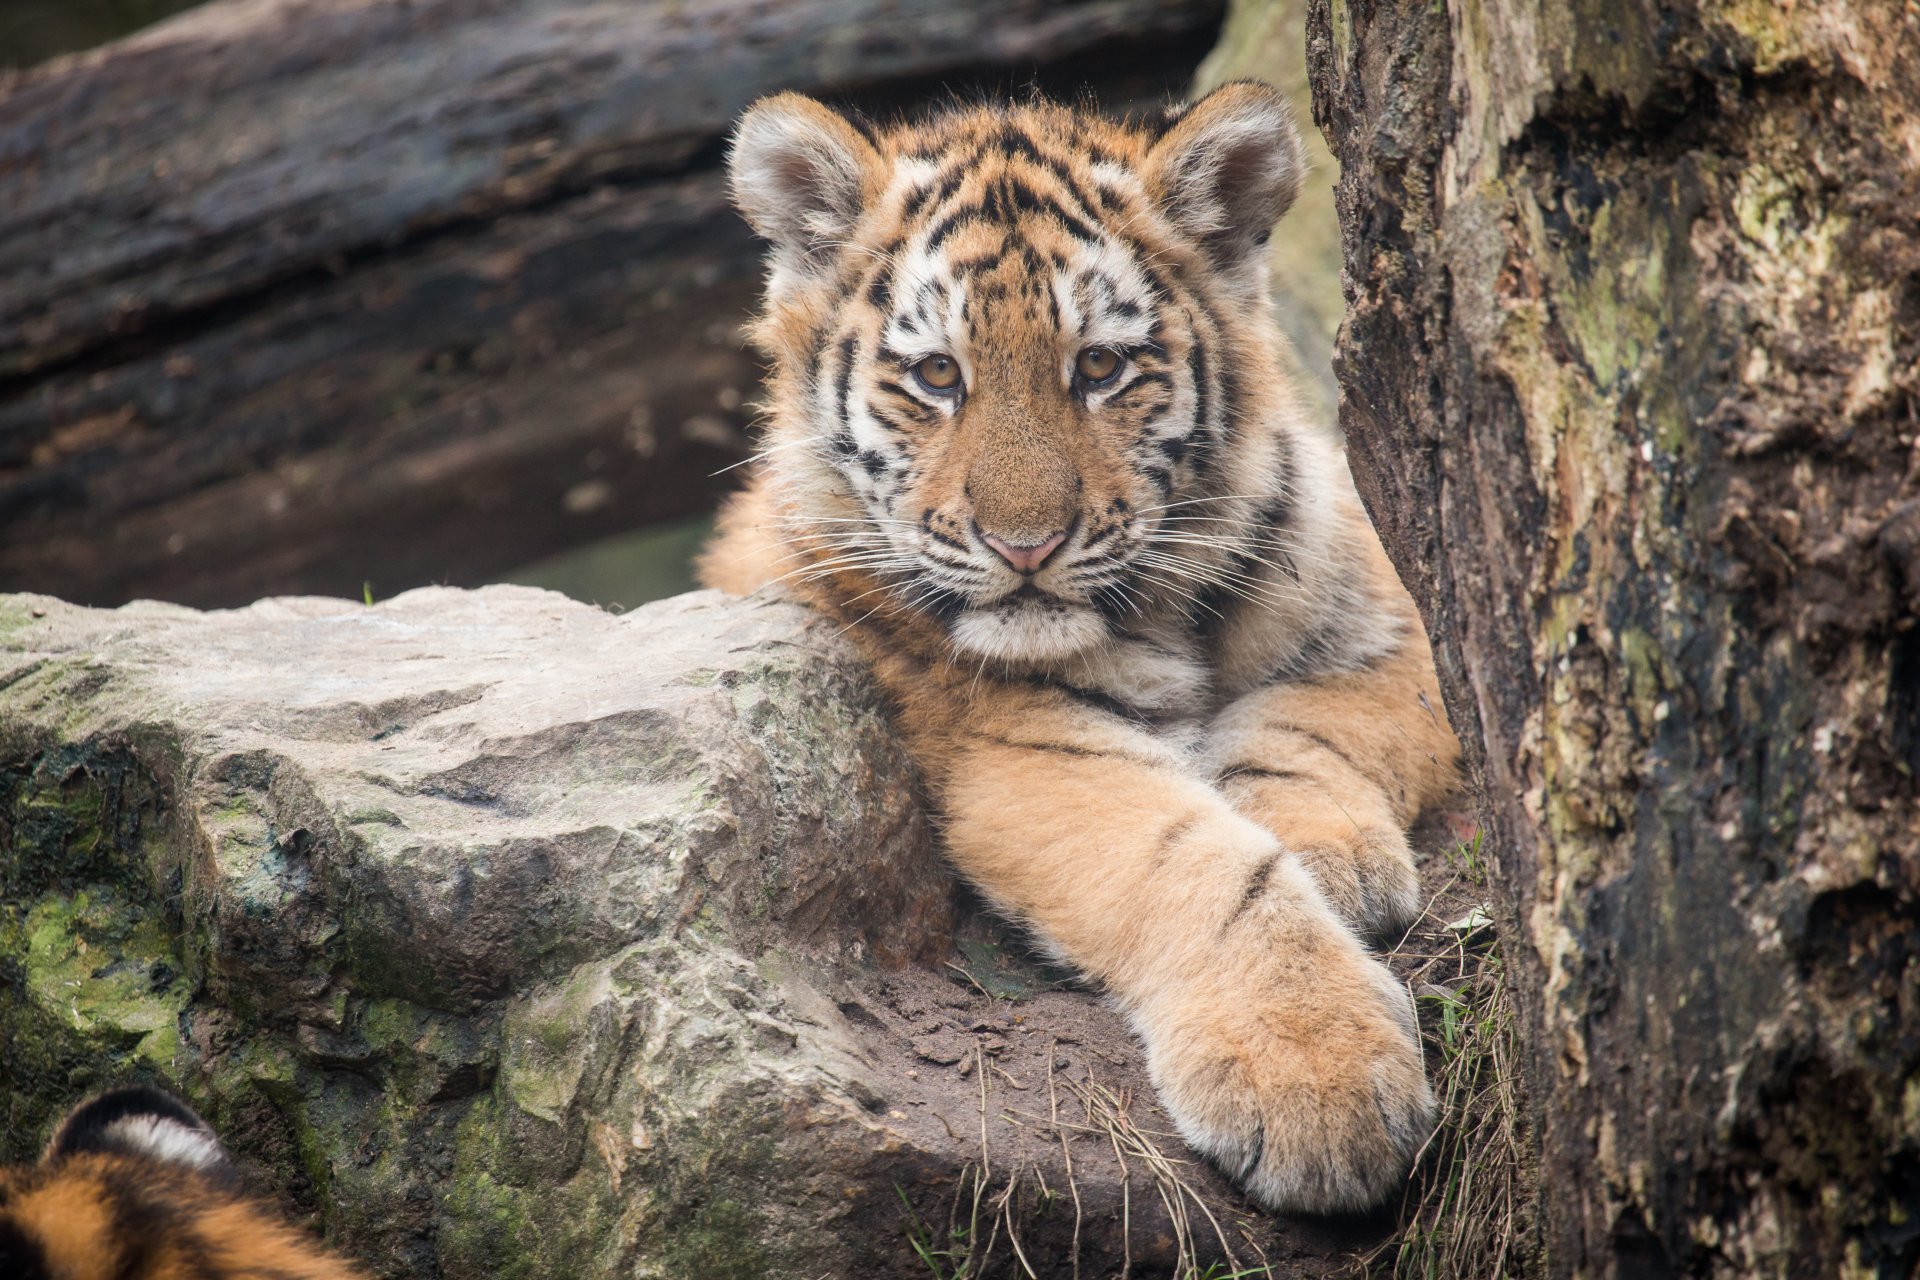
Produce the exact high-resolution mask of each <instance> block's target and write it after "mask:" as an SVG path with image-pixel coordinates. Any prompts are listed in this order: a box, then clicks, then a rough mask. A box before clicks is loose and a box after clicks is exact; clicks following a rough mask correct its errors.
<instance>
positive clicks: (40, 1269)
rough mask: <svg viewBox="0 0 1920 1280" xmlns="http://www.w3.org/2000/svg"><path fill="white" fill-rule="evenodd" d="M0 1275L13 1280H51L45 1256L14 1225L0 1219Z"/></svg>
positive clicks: (23, 1232)
mask: <svg viewBox="0 0 1920 1280" xmlns="http://www.w3.org/2000/svg"><path fill="white" fill-rule="evenodd" d="M0 1275H4V1276H12V1277H15V1280H52V1277H53V1272H52V1270H51V1269H49V1268H48V1266H47V1255H46V1254H45V1253H43V1252H42V1251H41V1249H40V1245H39V1244H38V1243H37V1242H36V1241H34V1240H33V1239H31V1238H30V1237H29V1236H28V1235H27V1233H26V1232H25V1231H23V1230H21V1229H20V1227H19V1226H17V1225H16V1224H14V1223H12V1222H9V1221H6V1220H5V1219H0Z"/></svg>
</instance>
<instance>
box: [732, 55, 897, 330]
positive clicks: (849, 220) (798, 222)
mask: <svg viewBox="0 0 1920 1280" xmlns="http://www.w3.org/2000/svg"><path fill="white" fill-rule="evenodd" d="M881 167H882V161H881V159H880V153H879V152H877V151H875V150H874V149H873V145H872V144H871V143H869V142H868V141H867V140H866V138H864V137H862V136H861V134H860V131H859V130H857V129H855V128H854V127H853V126H852V125H850V124H848V123H847V122H846V120H845V119H843V118H842V117H841V116H839V115H838V114H837V113H835V112H834V111H832V110H830V109H829V108H827V107H825V106H823V105H821V104H820V103H818V102H815V101H814V100H813V99H812V98H808V97H804V96H803V95H801V94H797V93H778V94H775V95H774V96H773V97H771V98H762V99H761V100H760V101H759V102H756V103H754V104H753V106H752V107H751V108H750V109H749V110H748V111H747V114H746V115H745V116H742V117H741V119H740V124H739V127H738V128H736V129H735V130H734V131H733V146H732V148H731V150H730V151H729V152H728V155H727V168H728V172H729V174H730V175H731V176H732V179H733V201H734V203H735V204H737V205H738V206H740V212H741V213H743V214H745V215H746V219H747V221H748V222H749V223H751V224H752V225H753V229H754V230H755V231H757V232H759V233H760V234H761V235H762V236H765V237H766V238H767V239H768V240H771V241H772V242H773V275H772V279H771V281H770V282H769V285H768V291H769V292H770V293H778V292H780V291H781V289H782V288H784V287H786V285H787V284H789V283H793V282H795V278H796V277H798V279H799V280H805V279H808V278H811V277H814V276H817V275H818V274H819V273H820V272H821V271H822V270H823V269H824V268H825V266H826V264H827V263H828V262H830V261H831V260H832V257H833V249H834V247H835V245H836V244H837V242H839V241H841V240H844V239H845V238H846V237H847V236H848V235H849V234H850V233H851V232H852V230H853V227H854V224H855V223H857V222H858V221H859V220H860V214H861V212H862V211H863V210H864V209H865V207H866V202H867V200H868V198H869V190H868V188H869V186H870V185H871V184H874V183H876V182H877V181H878V178H879V174H880V171H881Z"/></svg>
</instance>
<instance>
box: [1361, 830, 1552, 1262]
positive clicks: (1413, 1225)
mask: <svg viewBox="0 0 1920 1280" xmlns="http://www.w3.org/2000/svg"><path fill="white" fill-rule="evenodd" d="M1447 858H1448V861H1449V863H1450V865H1451V867H1452V870H1453V873H1454V874H1453V877H1452V880H1451V881H1450V882H1449V883H1448V884H1447V885H1446V886H1444V887H1443V888H1442V889H1441V890H1440V892H1438V893H1437V894H1435V895H1434V899H1433V902H1431V903H1430V904H1429V905H1428V908H1427V911H1426V912H1425V913H1424V914H1423V916H1422V918H1421V919H1420V920H1419V921H1418V922H1416V923H1415V925H1414V926H1413V928H1412V929H1410V930H1408V932H1407V936H1406V937H1405V938H1404V939H1402V941H1401V943H1400V946H1399V947H1398V948H1396V949H1395V952H1394V959H1395V960H1396V962H1397V964H1396V967H1397V968H1399V969H1400V970H1401V971H1402V972H1405V969H1406V965H1407V962H1408V961H1411V962H1412V963H1413V971H1412V973H1411V975H1410V978H1409V981H1410V983H1411V986H1412V988H1413V993H1414V998H1415V1000H1416V1002H1417V1004H1418V1006H1419V1009H1420V1025H1421V1030H1422V1033H1423V1035H1424V1037H1425V1040H1426V1050H1427V1063H1428V1069H1429V1070H1430V1071H1432V1072H1433V1075H1434V1089H1435V1092H1436V1093H1437V1094H1438V1095H1439V1098H1440V1109H1441V1114H1440V1126H1439V1128H1438V1129H1437V1130H1436V1131H1435V1132H1434V1135H1433V1137H1431V1138H1430V1139H1428V1141H1427V1145H1426V1147H1425V1149H1424V1150H1423V1151H1422V1153H1421V1157H1420V1161H1419V1166H1418V1169H1417V1170H1416V1173H1415V1176H1414V1179H1413V1181H1412V1183H1411V1184H1410V1185H1409V1187H1408V1192H1407V1198H1406V1200H1405V1201H1404V1202H1403V1204H1402V1206H1401V1211H1400V1224H1401V1225H1400V1228H1399V1230H1397V1231H1396V1232H1395V1233H1394V1234H1393V1236H1392V1237H1391V1238H1390V1239H1388V1240H1387V1241H1386V1242H1385V1243H1383V1244H1381V1245H1380V1246H1379V1247H1378V1248H1376V1249H1374V1250H1373V1251H1372V1252H1370V1253H1369V1254H1367V1255H1366V1256H1365V1257H1364V1258H1363V1259H1362V1260H1361V1269H1362V1270H1363V1271H1364V1272H1366V1273H1369V1274H1372V1275H1374V1276H1379V1277H1391V1278H1392V1280H1414V1278H1416V1277H1418V1278H1419V1280H1469V1278H1471V1280H1482V1278H1485V1280H1494V1278H1498V1277H1506V1276H1510V1275H1514V1274H1516V1273H1518V1272H1522V1271H1524V1269H1525V1268H1524V1260H1523V1258H1522V1252H1521V1250H1522V1242H1523V1241H1524V1240H1525V1239H1526V1238H1527V1234H1528V1233H1527V1221H1526V1213H1527V1207H1528V1204H1527V1188H1528V1186H1529V1185H1530V1179H1529V1178H1528V1176H1527V1173H1526V1167H1525V1151H1526V1146H1525V1143H1524V1135H1523V1129H1522V1109H1521V1098H1520V1096H1519V1081H1520V1062H1519V1060H1518V1053H1519V1043H1518V1036H1519V1026H1518V1021H1517V1016H1516V1012H1515V1008H1514V1003H1513V998H1512V993H1511V990H1510V988H1509V986H1508V977H1507V974H1506V972H1505V967H1504V962H1503V959H1502V954H1501V939H1500V938H1499V937H1498V936H1497V933H1496V930H1495V927H1494V924H1493V922H1492V921H1491V920H1489V919H1487V917H1486V916H1485V914H1484V912H1482V910H1481V908H1480V905H1479V904H1480V903H1481V902H1482V901H1483V900H1484V898H1483V891H1484V890H1485V889H1486V887H1487V868H1486V864H1485V861H1484V860H1483V858H1482V856H1481V848H1480V838H1479V837H1478V836H1475V837H1474V839H1473V840H1472V842H1471V843H1465V844H1459V845H1456V846H1455V847H1454V848H1453V849H1452V850H1450V851H1449V852H1448V854H1447Z"/></svg>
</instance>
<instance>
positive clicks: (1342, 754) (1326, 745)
mask: <svg viewBox="0 0 1920 1280" xmlns="http://www.w3.org/2000/svg"><path fill="white" fill-rule="evenodd" d="M1267 728H1269V729H1277V730H1279V731H1280V732H1282V733H1297V734H1299V735H1300V736H1301V737H1303V738H1305V739H1306V740H1307V741H1308V742H1311V743H1312V744H1313V745H1314V746H1316V747H1319V748H1320V749H1321V750H1322V751H1325V752H1326V753H1327V754H1329V755H1331V756H1333V757H1335V758H1336V759H1338V760H1339V761H1340V762H1341V763H1342V764H1344V765H1346V766H1347V767H1348V768H1349V769H1352V770H1353V771H1354V772H1355V773H1357V774H1359V775H1360V776H1361V777H1363V778H1368V779H1371V778H1372V777H1373V775H1372V774H1371V773H1368V772H1367V771H1366V770H1365V769H1362V768H1361V767H1360V765H1359V763H1358V762H1357V761H1356V760H1354V758H1353V757H1352V756H1350V755H1348V754H1347V753H1346V751H1344V750H1343V749H1341V748H1340V747H1337V746H1335V745H1334V744H1333V743H1332V742H1331V741H1329V740H1328V739H1326V738H1323V737H1321V736H1320V735H1319V734H1317V733H1315V732H1314V731H1313V730H1311V729H1302V728H1300V727H1299V726H1297V725H1291V724H1270V725H1268V726H1267Z"/></svg>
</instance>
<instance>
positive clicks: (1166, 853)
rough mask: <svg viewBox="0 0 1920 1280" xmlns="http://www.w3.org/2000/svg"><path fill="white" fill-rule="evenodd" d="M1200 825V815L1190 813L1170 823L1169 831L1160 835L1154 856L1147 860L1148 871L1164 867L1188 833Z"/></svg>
mask: <svg viewBox="0 0 1920 1280" xmlns="http://www.w3.org/2000/svg"><path fill="white" fill-rule="evenodd" d="M1199 825H1200V815H1199V814H1197V813H1190V814H1188V815H1187V816H1186V817H1184V818H1180V819H1177V820H1176V821H1174V822H1172V823H1169V824H1168V826H1167V829H1166V830H1165V831H1162V832H1161V833H1160V839H1159V840H1158V841H1157V842H1155V845H1154V850H1153V856H1152V857H1151V858H1149V859H1148V860H1147V870H1148V871H1157V870H1159V869H1160V868H1161V867H1162V866H1164V865H1165V864H1166V861H1167V859H1168V858H1169V857H1171V856H1172V854H1173V850H1174V847H1175V846H1176V845H1178V844H1179V843H1180V842H1181V841H1182V840H1184V839H1186V836H1187V832H1189V831H1191V830H1193V829H1194V828H1195V827H1197V826H1199Z"/></svg>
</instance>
